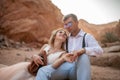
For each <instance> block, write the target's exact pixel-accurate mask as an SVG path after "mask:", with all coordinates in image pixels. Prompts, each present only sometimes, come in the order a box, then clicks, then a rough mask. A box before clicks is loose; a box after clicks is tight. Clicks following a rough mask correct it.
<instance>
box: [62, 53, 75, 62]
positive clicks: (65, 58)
mask: <svg viewBox="0 0 120 80" xmlns="http://www.w3.org/2000/svg"><path fill="white" fill-rule="evenodd" d="M62 58H63V60H64V61H67V62H73V60H72V58H73V54H69V53H66V54H64V55H63V56H62Z"/></svg>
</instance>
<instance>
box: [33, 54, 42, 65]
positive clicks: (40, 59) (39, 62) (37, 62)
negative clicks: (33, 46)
mask: <svg viewBox="0 0 120 80" xmlns="http://www.w3.org/2000/svg"><path fill="white" fill-rule="evenodd" d="M32 59H33V61H34V63H35V64H36V65H37V66H39V65H40V64H41V65H44V62H43V61H42V59H43V58H42V57H40V56H38V55H33V56H32Z"/></svg>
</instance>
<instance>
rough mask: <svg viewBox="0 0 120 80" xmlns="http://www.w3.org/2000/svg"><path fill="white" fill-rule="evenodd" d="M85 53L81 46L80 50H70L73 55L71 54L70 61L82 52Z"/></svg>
mask: <svg viewBox="0 0 120 80" xmlns="http://www.w3.org/2000/svg"><path fill="white" fill-rule="evenodd" d="M84 53H85V49H84V48H82V49H80V50H75V51H73V52H72V54H73V56H72V61H75V60H76V59H77V58H78V57H79V56H81V55H82V54H84Z"/></svg>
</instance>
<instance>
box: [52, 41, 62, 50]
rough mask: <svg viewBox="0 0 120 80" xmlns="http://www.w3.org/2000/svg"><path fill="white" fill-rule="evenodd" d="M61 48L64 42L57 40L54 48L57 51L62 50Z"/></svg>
mask: <svg viewBox="0 0 120 80" xmlns="http://www.w3.org/2000/svg"><path fill="white" fill-rule="evenodd" d="M61 46H62V42H60V41H56V40H55V42H54V45H53V48H54V49H56V50H60V49H61Z"/></svg>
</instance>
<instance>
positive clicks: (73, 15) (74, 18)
mask: <svg viewBox="0 0 120 80" xmlns="http://www.w3.org/2000/svg"><path fill="white" fill-rule="evenodd" d="M70 17H71V18H72V19H73V20H74V21H78V19H77V16H76V15H75V14H68V15H65V16H64V17H63V21H66V20H67V19H68V18H70Z"/></svg>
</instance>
